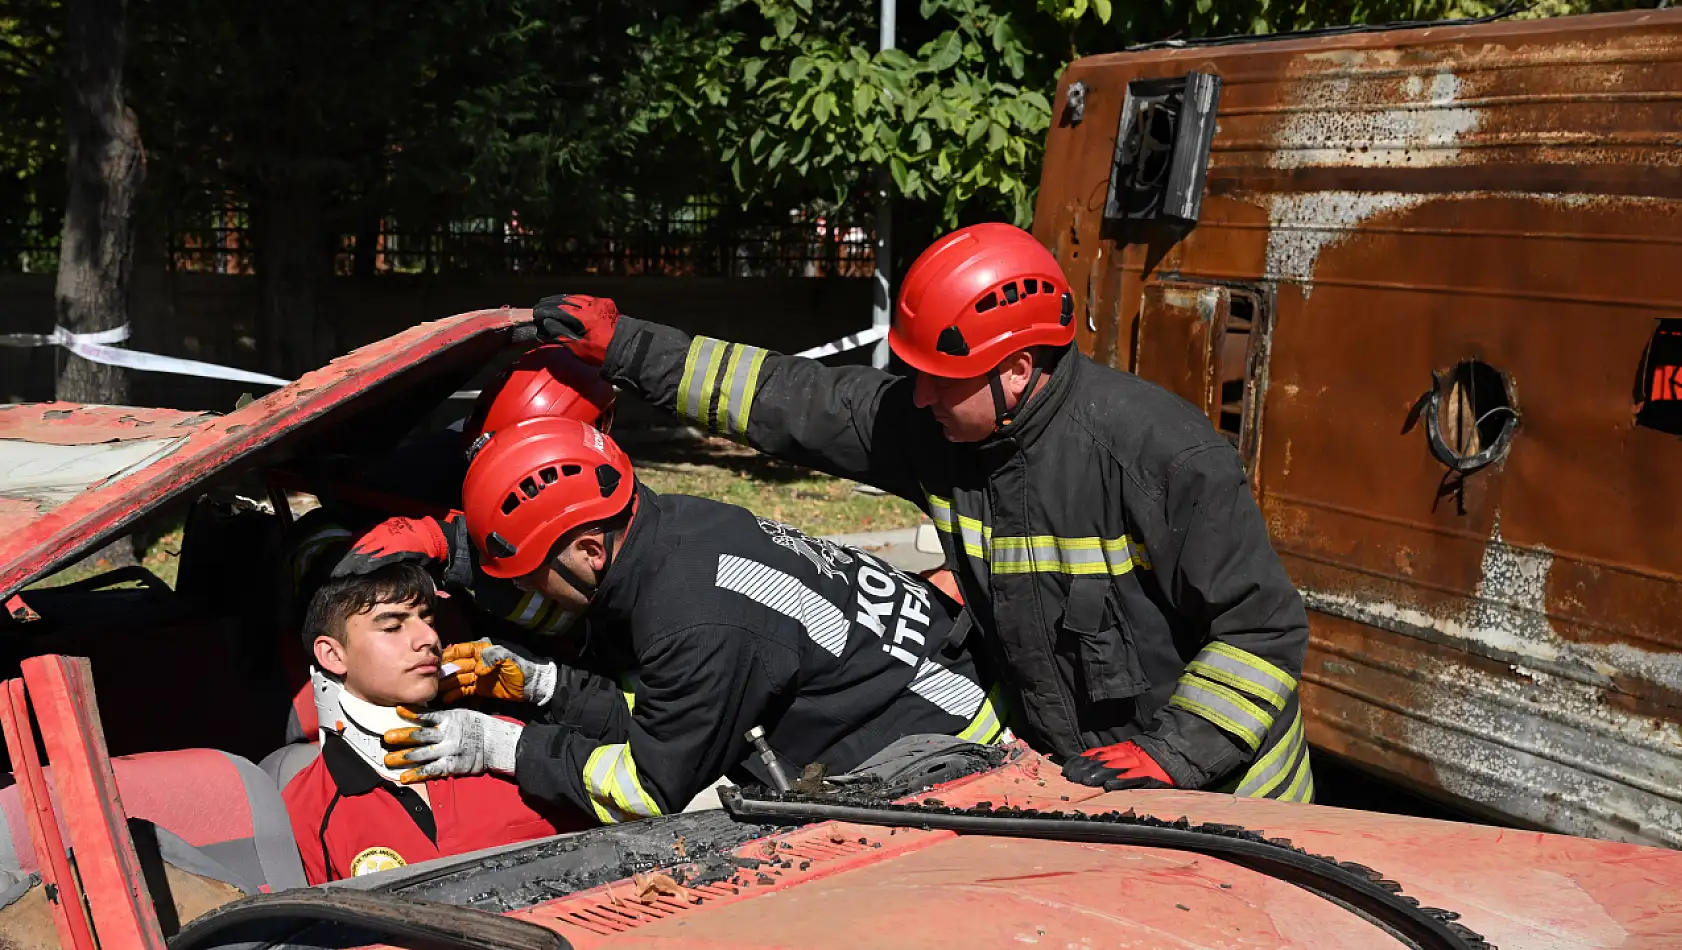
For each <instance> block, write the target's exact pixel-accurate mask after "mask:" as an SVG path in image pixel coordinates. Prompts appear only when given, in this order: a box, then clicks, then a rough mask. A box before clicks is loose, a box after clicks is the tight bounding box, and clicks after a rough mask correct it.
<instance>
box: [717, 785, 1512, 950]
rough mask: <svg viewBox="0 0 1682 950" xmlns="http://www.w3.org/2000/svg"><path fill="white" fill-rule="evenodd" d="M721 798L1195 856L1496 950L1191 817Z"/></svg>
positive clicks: (1451, 941) (1250, 837) (1361, 874)
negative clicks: (1170, 818)
mask: <svg viewBox="0 0 1682 950" xmlns="http://www.w3.org/2000/svg"><path fill="white" fill-rule="evenodd" d="M749 791H754V790H749ZM756 794H757V793H756ZM768 794H774V793H768ZM719 800H720V802H721V803H722V804H723V805H724V808H725V810H726V811H728V812H729V813H730V815H731V816H732V817H734V818H737V819H742V820H767V819H768V820H773V821H777V822H784V823H786V822H791V821H798V820H805V821H848V822H854V823H856V824H863V825H881V826H885V827H898V828H923V829H930V830H941V831H956V832H959V833H961V834H977V835H993V836H995V837H1002V838H1040V839H1047V840H1052V841H1085V842H1092V843H1096V844H1124V845H1133V846H1136V847H1147V848H1173V849H1175V850H1179V851H1193V852H1196V853H1198V854H1206V855H1209V856H1211V857H1215V858H1220V859H1222V860H1224V861H1230V862H1232V863H1233V864H1237V865H1241V866H1243V867H1246V868H1249V869H1250V870H1252V871H1256V872H1258V873H1261V874H1265V875H1267V876H1269V877H1272V878H1277V879H1279V880H1281V881H1286V882H1288V883H1291V884H1295V885H1296V886H1298V887H1301V888H1303V889H1304V890H1307V891H1310V892H1312V893H1314V894H1317V895H1319V896H1320V897H1323V898H1326V899H1327V900H1329V901H1331V902H1332V903H1334V904H1337V905H1338V906H1340V907H1343V908H1344V909H1346V910H1347V909H1351V908H1353V909H1355V910H1357V911H1359V912H1360V913H1361V914H1362V915H1363V916H1366V917H1368V919H1370V920H1371V921H1373V922H1374V923H1376V924H1378V925H1380V926H1381V927H1383V928H1384V929H1386V930H1389V931H1390V932H1391V934H1392V935H1394V936H1396V937H1398V938H1401V939H1403V940H1404V941H1407V942H1411V943H1412V944H1413V945H1414V946H1415V947H1418V948H1419V950H1494V948H1493V947H1491V946H1490V945H1489V944H1488V943H1487V942H1485V940H1484V939H1483V937H1481V936H1479V935H1478V934H1476V933H1473V932H1472V931H1471V930H1468V929H1467V928H1466V927H1464V926H1462V925H1460V924H1457V923H1454V921H1455V920H1456V919H1458V918H1459V915H1458V914H1456V913H1454V912H1452V911H1445V910H1439V909H1437V908H1432V907H1421V906H1419V902H1418V901H1416V900H1414V899H1413V898H1411V897H1407V896H1405V895H1403V894H1402V893H1401V887H1400V885H1398V884H1396V883H1395V882H1393V881H1387V880H1384V878H1383V877H1382V876H1381V875H1379V874H1378V873H1377V872H1375V871H1373V870H1372V869H1370V868H1366V867H1363V866H1361V865H1359V864H1353V863H1347V862H1339V861H1336V860H1335V859H1332V858H1326V857H1321V856H1318V855H1313V854H1309V853H1308V852H1306V851H1303V850H1301V849H1299V848H1296V847H1294V846H1292V845H1291V843H1290V842H1289V841H1286V840H1285V839H1283V838H1272V839H1269V838H1265V837H1263V836H1262V835H1260V834H1257V833H1256V832H1253V831H1249V830H1247V829H1245V828H1242V827H1239V826H1237V825H1215V824H1202V825H1193V824H1192V823H1191V822H1190V821H1188V820H1186V819H1184V818H1182V819H1180V820H1179V821H1174V822H1168V821H1162V820H1160V819H1157V818H1153V817H1151V816H1148V815H1135V814H1134V813H1133V812H1132V811H1131V810H1129V811H1127V812H1110V813H1107V814H1098V815H1088V814H1085V813H1082V812H1039V811H1035V810H1033V809H1022V808H1001V809H988V808H977V809H967V810H965V809H956V808H945V807H936V806H931V805H875V806H860V805H836V804H829V803H826V802H823V801H819V800H813V799H810V798H804V797H801V796H794V795H781V796H778V797H777V798H768V797H767V798H760V797H753V798H749V797H747V796H746V795H744V794H743V790H742V789H736V788H724V789H720V790H719Z"/></svg>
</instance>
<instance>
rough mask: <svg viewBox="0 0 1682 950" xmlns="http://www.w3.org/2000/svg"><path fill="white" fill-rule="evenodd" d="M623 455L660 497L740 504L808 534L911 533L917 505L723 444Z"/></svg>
mask: <svg viewBox="0 0 1682 950" xmlns="http://www.w3.org/2000/svg"><path fill="white" fill-rule="evenodd" d="M625 451H626V452H627V453H628V454H629V455H630V456H631V461H632V462H634V463H635V464H636V467H637V477H638V478H640V479H642V481H643V483H644V484H646V485H648V487H650V488H652V489H654V490H655V491H658V492H673V493H676V494H683V495H699V496H700V497H702V498H712V499H715V500H717V501H723V502H729V503H730V504H733V505H740V506H742V507H743V508H746V509H748V510H749V511H752V512H753V513H754V514H757V515H760V516H763V517H766V518H773V519H775V520H777V521H781V522H784V523H786V524H791V525H794V526H795V527H797V528H799V529H801V530H802V531H805V532H806V533H808V534H815V535H824V534H852V533H854V532H858V531H886V530H889V529H892V528H910V527H914V526H916V525H917V524H918V523H919V522H921V521H922V520H923V513H922V512H921V511H919V510H917V506H916V505H913V504H911V503H910V502H908V501H906V500H905V499H903V498H897V497H895V496H893V495H866V494H861V493H859V492H856V491H854V490H853V489H854V488H855V487H856V486H857V484H858V483H856V482H851V481H848V480H846V479H842V478H831V477H830V476H828V475H823V474H819V473H818V472H814V471H812V470H811V469H808V468H802V467H801V466H798V465H790V464H788V463H787V462H779V461H777V460H775V459H772V458H769V457H767V456H764V455H760V454H759V453H758V452H755V451H754V450H752V449H749V448H745V447H743V446H740V445H737V444H735V443H733V442H727V441H725V440H723V439H706V440H704V441H700V442H696V441H692V440H676V439H673V440H665V441H659V442H653V441H649V442H642V441H634V442H632V444H629V445H626V446H625Z"/></svg>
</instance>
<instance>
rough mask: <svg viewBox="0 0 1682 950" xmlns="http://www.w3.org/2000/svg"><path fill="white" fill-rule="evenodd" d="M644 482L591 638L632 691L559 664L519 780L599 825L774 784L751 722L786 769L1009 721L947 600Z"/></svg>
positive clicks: (990, 730) (844, 766)
mask: <svg viewBox="0 0 1682 950" xmlns="http://www.w3.org/2000/svg"><path fill="white" fill-rule="evenodd" d="M637 490H638V503H637V504H638V508H637V514H636V516H635V518H634V519H633V520H632V522H631V526H630V528H629V530H628V531H627V532H626V535H625V541H624V546H623V547H622V548H621V549H620V551H619V552H618V554H616V555H615V557H614V560H613V563H612V565H611V566H610V567H609V568H608V570H607V574H606V578H605V580H604V582H603V584H602V587H601V589H600V591H599V592H598V593H597V595H596V599H595V600H594V602H593V603H592V604H591V606H590V610H589V613H588V614H586V620H587V621H588V624H589V634H588V637H589V641H590V642H588V643H586V645H585V648H584V649H585V652H586V653H588V654H591V659H592V661H593V662H592V665H593V666H595V667H596V668H597V669H598V670H606V671H608V672H610V673H612V674H613V675H615V677H620V676H622V677H623V678H624V679H626V680H629V681H630V682H627V683H626V685H628V686H629V687H630V690H629V691H628V692H626V693H625V695H624V698H623V699H621V698H620V696H619V694H618V693H616V692H614V691H613V690H612V688H611V687H604V683H606V682H607V680H606V679H605V678H604V677H603V676H601V675H595V674H589V673H585V672H583V671H581V670H576V669H565V668H563V674H564V675H563V677H562V680H561V683H560V687H559V688H558V689H557V691H556V695H555V697H554V699H553V700H552V701H551V703H550V709H549V713H548V718H549V720H550V722H549V723H548V724H545V723H534V724H532V725H528V726H527V727H526V728H525V730H524V731H523V732H522V733H521V736H520V743H519V747H518V751H517V753H516V759H515V772H514V776H515V779H516V780H517V781H518V782H519V784H520V788H521V789H523V790H525V791H526V792H527V793H528V794H531V795H534V796H536V797H539V798H543V799H546V800H550V801H556V800H565V801H570V802H572V803H574V804H576V805H578V806H580V807H582V808H584V809H585V810H587V811H592V812H594V814H595V815H596V816H597V817H599V818H600V819H602V820H603V821H604V822H616V821H624V820H627V819H632V818H646V817H653V816H656V815H662V814H669V813H672V812H675V811H679V810H681V809H682V808H683V807H684V806H685V805H687V804H688V803H689V800H690V799H691V798H693V797H694V796H695V795H696V793H698V792H700V791H701V790H702V789H704V788H706V787H707V786H708V785H711V784H712V783H713V781H715V780H716V779H717V778H718V777H719V776H721V775H725V774H729V773H735V774H737V775H741V774H742V773H743V772H745V773H746V774H747V775H749V776H752V777H753V778H755V779H757V780H758V781H760V782H764V783H767V784H768V783H769V781H770V775H769V773H768V772H767V771H765V769H764V766H763V765H762V763H761V761H760V759H759V757H758V756H757V755H755V754H754V749H753V747H752V746H751V745H750V744H749V743H748V741H747V739H746V738H745V733H747V731H748V730H749V729H751V728H753V727H754V726H763V727H764V729H765V732H766V738H767V741H768V742H769V744H770V746H771V748H772V749H773V750H774V751H775V752H776V753H777V754H778V756H779V757H780V758H781V759H782V761H783V762H784V763H785V765H786V766H787V768H788V769H789V771H790V772H791V773H792V774H791V777H798V776H799V774H800V772H801V770H802V769H803V768H804V767H805V766H806V765H808V764H811V763H818V762H821V763H823V764H824V765H825V766H826V767H827V768H828V771H829V773H830V774H834V773H837V772H842V771H846V770H849V769H852V768H854V767H855V766H857V765H859V764H860V763H861V762H863V761H864V760H865V759H867V758H869V757H870V756H871V755H873V754H875V753H876V752H879V751H881V750H882V749H883V748H884V747H886V746H887V745H888V744H890V743H891V742H893V741H894V740H895V739H898V738H901V737H903V736H908V735H918V734H946V735H957V736H961V737H963V738H966V739H971V740H973V741H977V742H993V741H996V740H997V739H998V738H999V737H1000V736H1001V735H1002V734H1003V732H1004V728H1003V726H1002V724H1001V723H1000V721H999V717H998V716H997V715H995V714H994V712H993V706H992V703H991V702H990V700H989V698H988V696H987V691H986V688H985V686H984V685H983V683H982V682H981V680H980V678H979V676H978V674H977V672H976V669H975V664H974V663H973V661H972V659H971V657H970V656H969V654H968V652H967V651H966V650H965V648H964V647H963V645H962V644H961V643H953V642H952V640H953V637H952V631H953V627H954V619H955V618H956V617H957V616H959V615H960V614H961V609H960V608H959V607H958V605H957V604H956V603H955V602H954V601H952V600H951V599H949V598H946V597H945V596H944V595H942V594H940V592H939V591H936V590H935V589H934V588H932V587H930V586H929V585H928V584H926V583H925V582H923V581H922V580H921V579H919V578H915V577H911V576H908V575H906V574H904V573H902V572H900V571H898V570H896V569H895V568H893V567H892V566H890V565H889V564H887V563H886V562H883V561H880V560H878V559H876V558H874V557H872V556H870V555H869V554H866V553H864V552H861V551H857V550H854V549H852V548H848V547H844V546H842V545H838V544H835V543H833V542H830V541H826V540H823V539H821V538H811V537H807V536H806V535H804V534H802V533H800V532H799V531H798V530H796V529H794V528H791V527H789V526H788V525H784V524H779V523H777V522H775V521H770V520H767V519H763V518H757V517H755V515H754V514H753V513H752V512H750V511H747V510H746V509H744V508H739V507H737V506H735V505H727V504H723V503H721V502H716V501H710V500H707V499H704V498H692V497H688V496H685V495H657V494H655V493H653V492H651V491H649V490H648V489H646V488H643V487H642V486H640V485H639V486H638V489H637Z"/></svg>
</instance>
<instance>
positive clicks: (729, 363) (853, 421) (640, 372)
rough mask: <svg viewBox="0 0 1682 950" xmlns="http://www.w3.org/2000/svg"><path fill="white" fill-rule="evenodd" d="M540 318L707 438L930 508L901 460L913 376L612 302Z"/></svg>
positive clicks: (576, 301) (575, 303) (565, 304)
mask: <svg viewBox="0 0 1682 950" xmlns="http://www.w3.org/2000/svg"><path fill="white" fill-rule="evenodd" d="M533 314H534V321H535V322H536V324H537V327H538V331H539V334H540V335H541V336H543V337H544V338H546V339H555V340H558V341H559V342H561V343H565V344H566V345H568V346H569V347H571V348H572V349H573V351H574V352H575V353H576V354H577V355H578V356H579V357H580V358H582V359H584V360H586V361H593V362H596V363H599V364H600V365H601V366H602V371H603V373H604V374H605V375H606V376H607V377H608V378H609V379H612V380H613V381H614V382H615V383H617V384H619V385H620V386H625V387H628V388H630V389H634V390H636V391H637V392H638V393H639V394H641V395H642V396H643V397H644V398H646V399H648V400H649V401H651V402H653V403H655V404H656V405H659V406H661V407H662V408H665V409H669V410H671V411H672V412H675V413H677V414H678V415H680V416H683V417H685V418H687V419H689V420H691V421H693V422H694V423H696V424H697V425H698V426H699V427H700V428H702V429H704V430H706V431H707V432H711V433H713V434H715V435H720V436H724V437H726V438H730V439H734V440H736V441H739V442H746V443H747V444H749V445H751V446H753V447H754V448H756V449H758V450H759V451H761V452H764V453H766V454H767V455H772V456H775V457H777V458H780V459H784V460H786V461H790V462H795V463H797V464H800V465H805V466H808V467H810V468H815V469H818V470H819V471H822V472H827V473H829V474H831V475H835V476H838V477H841V478H850V479H854V480H856V481H862V482H868V483H870V484H873V485H876V486H877V487H879V488H882V489H884V490H886V491H890V492H893V493H894V494H896V495H900V496H902V497H905V498H908V499H910V500H911V501H913V502H916V503H918V504H923V503H924V501H923V498H922V492H921V489H920V488H919V487H918V486H917V484H916V483H915V481H914V479H913V478H912V476H911V474H910V473H911V467H910V465H909V464H908V462H907V460H906V459H905V452H906V449H907V447H908V446H909V444H910V442H911V435H910V427H911V424H912V413H913V407H912V402H911V386H912V381H911V380H909V379H905V378H902V377H899V376H894V375H893V374H891V373H886V372H883V371H882V370H877V369H872V368H869V367H861V366H844V367H832V366H825V365H824V364H822V363H819V362H818V361H816V360H809V359H802V358H800V357H796V356H783V355H780V354H777V353H772V352H771V351H769V350H765V349H761V348H760V347H756V346H747V345H744V344H738V343H730V342H727V341H724V340H715V339H713V338H711V337H705V336H696V337H691V336H690V335H688V334H686V333H683V332H681V331H679V330H674V329H672V328H671V327H667V326H662V325H660V324H657V323H649V322H647V321H643V320H635V319H632V318H630V317H625V316H621V315H620V314H619V310H618V308H617V307H616V306H614V304H613V301H611V300H605V299H602V298H597V297H585V296H581V295H577V294H567V295H562V296H559V297H545V298H544V299H543V300H542V301H539V303H538V305H537V307H535V308H534V309H533Z"/></svg>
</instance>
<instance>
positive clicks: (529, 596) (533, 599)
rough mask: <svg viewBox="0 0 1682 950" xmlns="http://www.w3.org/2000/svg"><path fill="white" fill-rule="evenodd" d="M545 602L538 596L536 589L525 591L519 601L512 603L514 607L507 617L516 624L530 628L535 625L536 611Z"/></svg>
mask: <svg viewBox="0 0 1682 950" xmlns="http://www.w3.org/2000/svg"><path fill="white" fill-rule="evenodd" d="M547 603H548V601H547V600H545V599H544V598H542V597H540V596H538V594H537V592H536V591H527V592H526V595H525V596H524V597H521V598H520V601H519V603H517V604H515V605H514V609H513V610H510V611H509V612H508V617H507V619H508V621H509V622H510V623H513V624H515V625H516V626H520V627H525V628H526V629H527V630H530V629H531V628H533V627H535V626H537V615H538V611H539V610H541V609H542V608H543V606H544V605H545V604H547Z"/></svg>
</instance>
